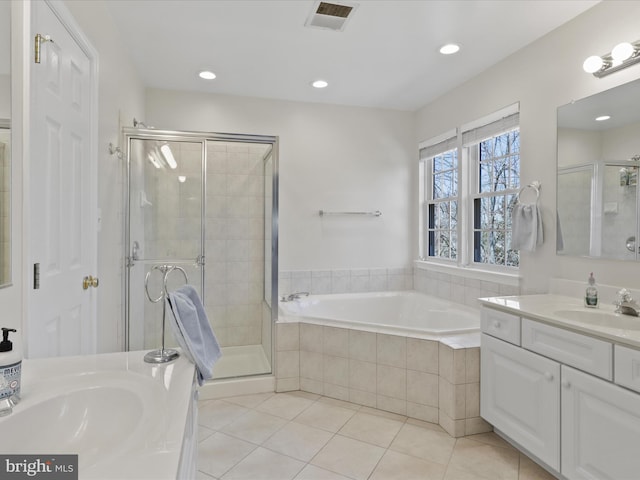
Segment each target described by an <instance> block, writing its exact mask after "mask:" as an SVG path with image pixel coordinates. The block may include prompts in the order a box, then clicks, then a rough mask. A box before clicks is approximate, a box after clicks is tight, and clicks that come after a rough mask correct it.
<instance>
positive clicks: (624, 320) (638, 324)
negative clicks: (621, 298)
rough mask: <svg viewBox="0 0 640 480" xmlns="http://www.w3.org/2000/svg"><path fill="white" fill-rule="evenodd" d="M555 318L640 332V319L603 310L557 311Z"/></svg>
mask: <svg viewBox="0 0 640 480" xmlns="http://www.w3.org/2000/svg"><path fill="white" fill-rule="evenodd" d="M553 313H554V315H555V316H557V317H559V318H563V319H566V320H570V321H574V322H582V323H586V324H589V325H596V326H601V327H609V328H617V329H621V330H638V331H640V318H638V317H631V316H628V315H621V314H619V313H613V312H607V311H602V310H588V309H586V308H585V309H581V310H556V311H555V312H553Z"/></svg>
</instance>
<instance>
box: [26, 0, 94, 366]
mask: <svg viewBox="0 0 640 480" xmlns="http://www.w3.org/2000/svg"><path fill="white" fill-rule="evenodd" d="M38 1H39V2H40V3H44V4H45V5H47V6H48V7H49V8H50V9H51V11H52V12H53V13H54V15H55V16H56V18H57V19H58V20H59V21H60V23H61V24H62V26H63V27H64V28H65V29H66V30H67V32H69V35H71V37H72V38H73V40H74V41H75V42H76V43H77V45H78V46H79V47H80V49H81V50H82V51H83V52H84V53H85V55H87V58H88V59H89V63H90V66H89V75H90V79H89V88H90V93H89V97H90V100H89V109H90V114H89V122H90V124H89V146H88V148H89V161H90V163H89V168H90V169H91V175H90V177H91V183H90V185H89V192H90V198H88V199H86V201H87V202H89V203H90V204H91V205H93V206H94V219H95V220H96V225H95V235H92V236H91V238H92V245H91V246H90V248H91V251H92V256H93V259H92V262H93V264H94V266H93V267H92V271H93V272H96V273H95V275H97V276H99V272H98V221H99V218H98V98H99V97H98V51H97V50H96V49H95V48H94V46H93V45H92V44H91V42H90V41H89V39H88V37H87V36H86V35H85V34H84V32H83V31H82V29H81V28H80V26H79V25H78V23H77V22H76V20H75V18H74V17H73V15H72V14H71V12H70V11H69V9H68V8H67V6H66V5H65V4H64V3H63V2H62V1H61V0H38ZM23 8H24V10H23V19H22V21H23V23H22V27H23V29H24V33H23V41H24V45H23V51H22V55H23V58H22V62H23V63H22V75H23V78H24V85H25V86H24V89H23V92H22V96H23V98H22V100H23V102H24V108H23V115H24V117H23V119H22V120H23V121H22V125H23V130H22V142H21V143H22V148H23V167H22V168H23V179H22V188H23V195H22V200H23V222H22V238H23V253H22V259H23V265H22V268H23V272H26V273H25V275H24V276H23V285H22V288H23V295H22V302H23V305H22V307H23V308H22V326H23V337H24V338H26V336H27V335H29V312H30V309H29V303H30V299H31V292H32V290H33V280H34V279H33V276H34V275H33V268H32V265H33V252H32V251H31V248H30V241H31V240H30V239H31V234H32V232H31V231H30V225H29V221H28V219H29V218H30V217H31V209H32V207H31V188H30V173H31V172H30V170H31V168H30V167H31V151H30V142H31V140H32V138H31V132H30V128H29V126H30V125H31V111H32V108H33V105H32V102H31V99H32V95H31V69H32V67H33V49H34V43H33V42H34V40H33V39H34V37H35V34H36V33H37V32H35V31H34V27H33V24H32V21H33V15H32V5H31V3H25V4H24V6H23ZM96 293H97V292H96ZM97 303H98V299H97V294H96V295H95V296H92V297H91V305H90V316H91V318H90V320H89V322H90V329H91V332H92V338H91V340H90V345H83V350H85V349H86V351H88V352H92V353H97V345H98V341H97V324H98V322H97V312H98V308H97ZM36 334H37V333H36ZM23 344H24V353H25V357H28V356H29V351H28V342H27V341H26V340H25V341H24V342H23Z"/></svg>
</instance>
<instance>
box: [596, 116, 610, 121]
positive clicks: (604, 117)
mask: <svg viewBox="0 0 640 480" xmlns="http://www.w3.org/2000/svg"><path fill="white" fill-rule="evenodd" d="M610 118H611V115H601V116H599V117H596V122H604V121H605V120H609V119H610Z"/></svg>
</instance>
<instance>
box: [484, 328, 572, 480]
mask: <svg viewBox="0 0 640 480" xmlns="http://www.w3.org/2000/svg"><path fill="white" fill-rule="evenodd" d="M480 355H481V372H482V381H481V382H480V415H481V416H482V417H483V418H484V419H485V420H486V421H488V422H489V423H491V424H492V425H493V426H494V427H495V428H496V429H497V430H500V431H501V432H502V433H504V434H505V435H507V436H508V437H510V438H511V439H512V440H514V441H515V442H517V443H519V444H520V445H521V446H522V447H524V448H526V449H527V450H529V451H530V452H531V453H532V454H534V455H535V456H537V457H538V458H539V459H540V460H542V461H543V462H545V463H546V464H547V465H549V466H550V467H551V468H553V469H555V470H560V453H559V452H560V364H558V363H557V362H554V361H552V360H549V359H547V358H544V357H541V356H540V355H536V354H534V353H531V352H528V351H526V350H523V349H521V348H518V347H515V346H513V345H510V344H508V343H506V342H503V341H501V340H497V339H495V338H493V337H491V336H489V335H486V334H483V335H482V346H481V348H480Z"/></svg>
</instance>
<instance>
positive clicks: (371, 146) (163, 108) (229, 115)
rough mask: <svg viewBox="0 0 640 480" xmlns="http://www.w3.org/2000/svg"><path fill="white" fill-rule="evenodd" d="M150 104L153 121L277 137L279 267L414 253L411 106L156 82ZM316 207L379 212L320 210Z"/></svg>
mask: <svg viewBox="0 0 640 480" xmlns="http://www.w3.org/2000/svg"><path fill="white" fill-rule="evenodd" d="M146 107H147V118H146V121H147V122H148V123H149V124H151V125H153V126H154V127H156V128H161V129H175V130H198V131H209V132H232V133H248V134H263V135H278V136H279V137H280V158H279V169H280V184H279V185H280V217H279V234H280V249H279V254H280V257H279V265H280V270H314V269H320V270H329V269H333V268H345V269H348V268H374V267H378V268H393V267H402V266H406V265H410V263H411V261H412V260H413V258H412V255H411V252H412V251H414V250H415V248H414V247H415V245H414V236H415V235H414V234H413V232H412V230H411V225H412V221H413V219H414V218H415V215H416V211H415V210H414V208H413V203H412V195H411V194H410V192H413V191H414V190H415V189H417V184H416V181H415V178H412V177H411V175H410V173H411V165H413V164H414V162H415V158H416V155H417V144H416V143H415V141H414V136H413V115H412V114H411V113H408V112H399V111H391V110H381V109H371V108H360V107H343V106H333V105H321V104H314V103H300V102H286V101H277V100H264V99H256V98H247V97H231V96H223V95H215V94H203V93H190V92H178V91H168V90H158V89H148V90H147V101H146ZM320 209H324V210H338V211H344V210H355V211H373V210H380V211H382V214H383V215H382V216H381V217H377V218H375V217H365V218H353V217H350V218H348V217H325V218H321V217H320V216H319V215H318V211H319V210H320Z"/></svg>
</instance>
